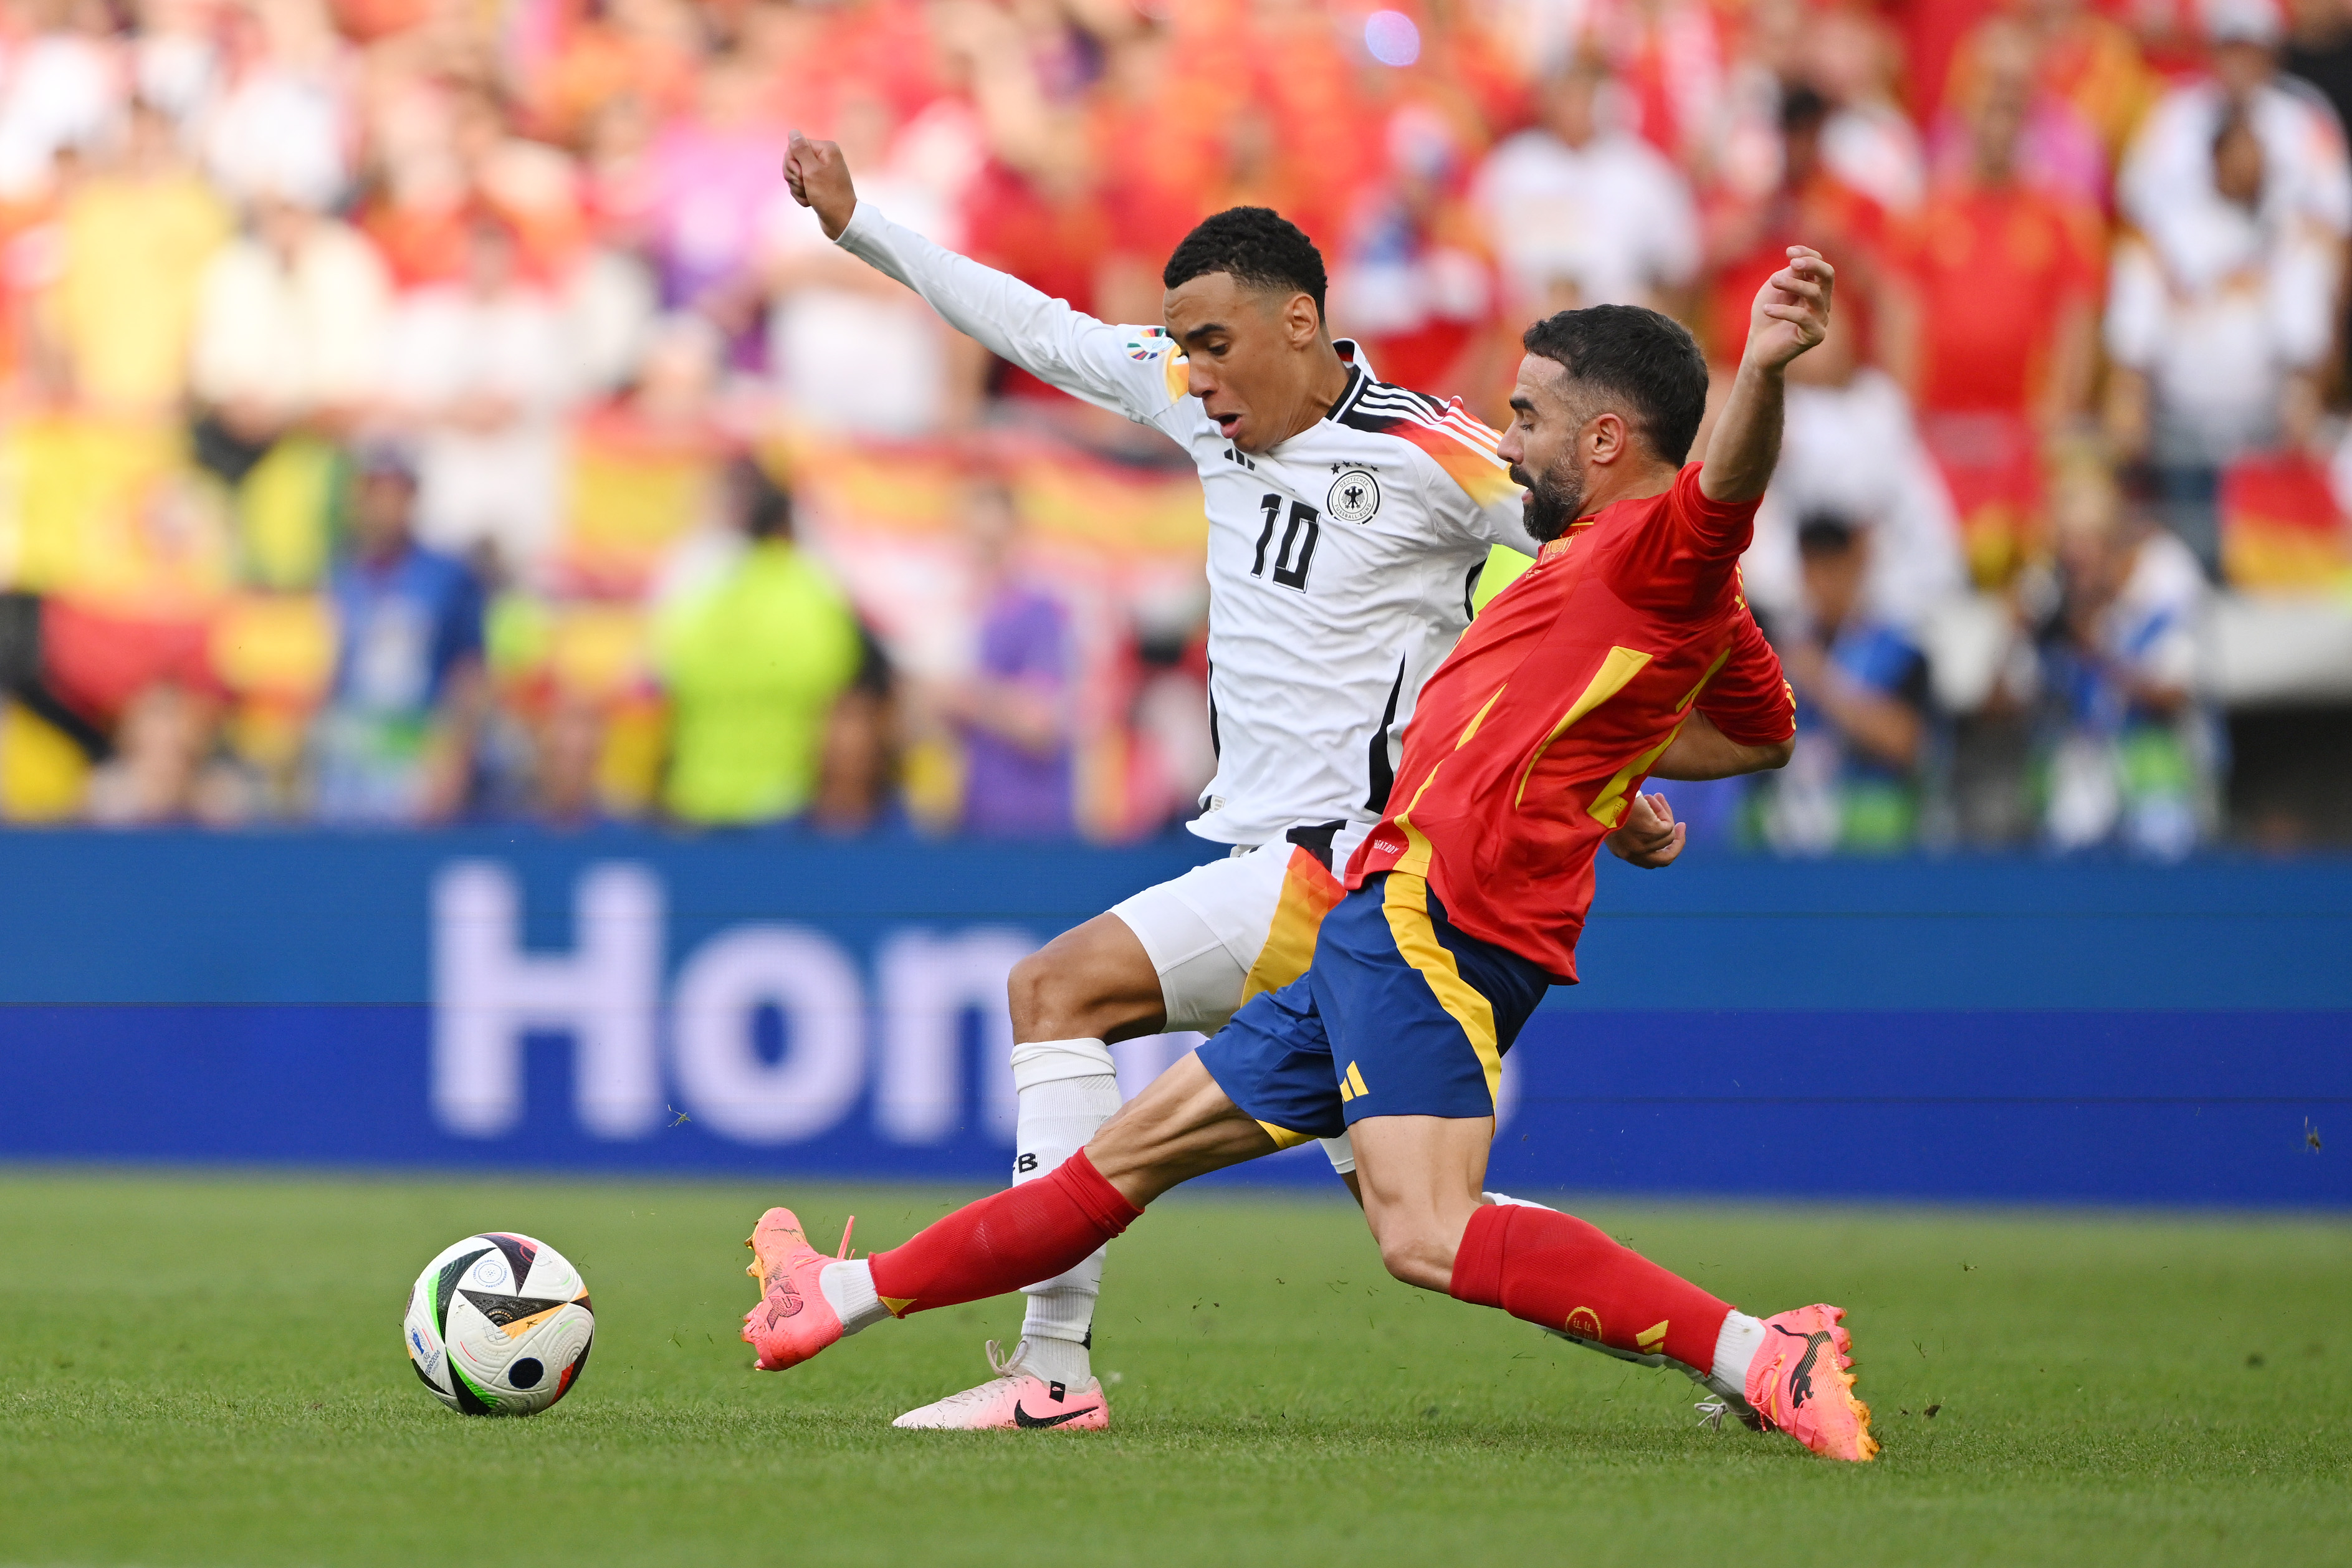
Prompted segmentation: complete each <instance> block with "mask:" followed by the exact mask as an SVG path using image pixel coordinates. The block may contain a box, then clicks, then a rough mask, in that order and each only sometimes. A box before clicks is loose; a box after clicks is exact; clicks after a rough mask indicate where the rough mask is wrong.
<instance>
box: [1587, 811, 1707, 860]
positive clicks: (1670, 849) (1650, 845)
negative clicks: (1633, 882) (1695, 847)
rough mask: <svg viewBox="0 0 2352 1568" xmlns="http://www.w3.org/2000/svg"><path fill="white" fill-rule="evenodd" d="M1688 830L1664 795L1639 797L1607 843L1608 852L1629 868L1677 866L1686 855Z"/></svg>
mask: <svg viewBox="0 0 2352 1568" xmlns="http://www.w3.org/2000/svg"><path fill="white" fill-rule="evenodd" d="M1687 837H1689V830H1688V829H1687V828H1686V827H1685V826H1684V825H1683V824H1681V823H1679V822H1676V821H1675V808H1674V807H1673V806H1671V805H1667V804H1666V797H1665V796H1664V795H1635V796H1634V797H1633V802H1632V805H1630V807H1629V808H1628V809H1627V811H1626V813H1625V820H1624V821H1623V822H1622V823H1620V824H1618V826H1617V831H1616V832H1614V833H1612V834H1611V835H1610V836H1609V837H1608V838H1607V839H1606V840H1605V841H1604V842H1606V843H1607V844H1608V846H1609V852H1610V853H1611V854H1612V855H1614V856H1616V857H1617V858H1619V859H1620V860H1622V861H1624V862H1625V863H1626V864H1627V865H1629V866H1639V867H1640V868H1642V869H1643V870H1644V871H1654V870H1657V869H1658V868H1660V867H1663V866H1671V865H1673V864H1674V863H1675V856H1677V855H1679V854H1681V853H1682V852H1683V843H1684V841H1685V839H1686V838H1687Z"/></svg>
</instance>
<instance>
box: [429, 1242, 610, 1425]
mask: <svg viewBox="0 0 2352 1568" xmlns="http://www.w3.org/2000/svg"><path fill="white" fill-rule="evenodd" d="M401 1330H402V1334H403V1337H404V1339H405V1341H406V1342H407V1346H408V1362H409V1364H410V1365H411V1366H413V1367H415V1369H416V1375H417V1377H418V1378H419V1379H420V1380H421V1381H422V1382H423V1383H424V1384H425V1387H427V1388H429V1389H431V1390H432V1391H433V1397H434V1398H436V1399H438V1400H439V1401H440V1402H441V1403H442V1404H444V1405H447V1406H448V1407H449V1408H450V1409H452V1410H455V1411H457V1412H458V1413H460V1414H461V1415H538V1414H539V1413H540V1412H541V1411H542V1410H545V1409H546V1408H548V1406H550V1405H553V1404H554V1403H555V1402H556V1401H557V1400H559V1399H561V1398H562V1397H563V1396H564V1395H565V1394H569V1393H571V1392H572V1384H575V1383H577V1382H579V1381H580V1373H581V1369H582V1368H583V1367H585V1366H586V1365H587V1364H588V1345H589V1342H590V1341H592V1340H593V1339H594V1338H595V1333H596V1320H595V1316H594V1314H593V1311H592V1310H591V1309H590V1307H589V1304H588V1285H587V1281H585V1280H583V1279H581V1278H580V1271H579V1270H578V1269H576V1268H572V1265H571V1263H570V1262H569V1261H568V1260H567V1259H566V1258H564V1256H563V1255H562V1253H560V1252H558V1251H556V1250H555V1248H553V1247H550V1246H548V1245H547V1244H546V1243H545V1242H543V1241H535V1240H533V1239H532V1238H531V1237H527V1236H516V1235H513V1234H511V1233H509V1232H506V1231H485V1232H484V1233H482V1234H481V1235H479V1236H469V1237H467V1238H466V1239H465V1240H463V1241H460V1242H458V1243H457V1244H456V1245H454V1246H451V1247H444V1248H442V1249H441V1252H440V1255H439V1256H438V1257H436V1258H434V1259H433V1261H432V1262H430V1263H428V1264H426V1265H425V1272H424V1273H422V1274H420V1275H418V1276H417V1277H416V1284H415V1286H414V1287H413V1288H412V1289H410V1290H409V1292H408V1315H407V1318H406V1320H405V1321H404V1322H403V1323H402V1325H401Z"/></svg>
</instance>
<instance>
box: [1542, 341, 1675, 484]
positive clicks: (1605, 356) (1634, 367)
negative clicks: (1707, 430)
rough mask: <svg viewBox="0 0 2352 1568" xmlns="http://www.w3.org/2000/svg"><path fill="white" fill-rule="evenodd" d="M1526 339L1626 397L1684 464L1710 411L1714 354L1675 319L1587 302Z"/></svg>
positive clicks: (1572, 374)
mask: <svg viewBox="0 0 2352 1568" xmlns="http://www.w3.org/2000/svg"><path fill="white" fill-rule="evenodd" d="M1519 344H1520V346H1521V347H1523V348H1525V349H1526V350H1527V351H1528V353H1531V354H1540V355H1542V356H1543V357H1544V358H1545V359H1548V360H1556V361H1558V362H1559V365H1560V367H1561V368H1562V369H1564V370H1566V371H1567V372H1568V374H1569V378H1570V380H1572V381H1579V382H1581V383H1583V384H1585V385H1586V386H1589V387H1591V388H1593V389H1595V390H1597V391H1600V392H1604V393H1607V394H1609V395H1612V396H1613V397H1620V398H1622V399H1623V400H1624V401H1625V403H1626V404H1627V405H1628V407H1629V411H1630V412H1631V413H1632V414H1633V423H1634V424H1636V425H1638V426H1641V434H1642V438H1643V440H1645V441H1647V442H1648V443H1649V444H1650V449H1651V450H1652V451H1654V452H1655V453H1656V454H1657V455H1658V456H1659V457H1661V458H1664V459H1665V460H1666V461H1667V462H1669V463H1672V464H1674V465H1675V466H1676V467H1677V468H1679V467H1681V466H1682V462H1683V459H1685V458H1687V457H1689V456H1690V448H1691V442H1692V441H1693V440H1694V439H1696V437H1697V436H1698V426H1699V421H1700V420H1701V419H1703V418H1704V417H1706V355H1704V354H1702V353H1699V352H1698V341H1697V340H1696V339H1695V338H1693V337H1692V336H1691V335H1690V332H1689V331H1687V330H1686V329H1685V327H1684V326H1683V324H1682V323H1681V322H1679V321H1675V319H1674V318H1673V317H1671V316H1664V315H1660V314H1659V313H1658V312H1657V311H1655V310H1644V309H1643V308H1642V307H1641V306H1639V305H1587V306H1586V307H1585V308H1584V309H1583V310H1562V311H1561V312H1560V313H1559V315H1557V316H1547V317H1545V318H1544V319H1543V320H1542V321H1538V322H1537V323H1536V324H1535V325H1534V326H1532V327H1529V328H1528V330H1527V333H1526V335H1525V336H1524V337H1522V338H1520V340H1519Z"/></svg>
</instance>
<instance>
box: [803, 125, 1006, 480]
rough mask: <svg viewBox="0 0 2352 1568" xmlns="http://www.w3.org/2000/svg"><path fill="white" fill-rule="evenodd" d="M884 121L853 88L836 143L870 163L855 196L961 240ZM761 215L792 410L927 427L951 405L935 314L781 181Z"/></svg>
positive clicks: (928, 232)
mask: <svg viewBox="0 0 2352 1568" xmlns="http://www.w3.org/2000/svg"><path fill="white" fill-rule="evenodd" d="M891 129H892V128H891V124H890V121H889V109H888V106H887V105H886V104H884V103H883V102H882V100H879V99H878V98H875V97H873V96H871V95H867V94H861V95H858V96H856V97H853V98H852V99H851V100H849V102H848V103H847V105H846V106H845V112H844V114H843V117H842V125H841V130H840V137H841V144H842V146H843V148H844V149H845V152H846V153H847V155H848V156H850V157H852V158H858V157H860V155H861V154H862V155H863V163H862V164H861V165H859V166H862V167H865V168H869V169H873V170H875V171H876V173H875V174H874V176H873V178H872V179H871V180H870V181H869V182H867V183H866V184H861V185H860V186H859V187H858V195H859V198H860V199H861V200H864V201H870V202H872V203H873V204H874V205H876V206H877V207H878V208H879V209H881V210H882V211H883V212H885V213H887V214H888V215H889V216H890V217H891V218H892V220H893V221H895V222H898V223H901V224H904V225H906V226H908V227H909V228H911V229H914V230H915V231H916V232H917V233H919V234H921V235H924V236H926V237H929V238H931V239H934V240H937V241H938V242H939V243H940V244H942V245H947V246H953V245H955V244H957V243H959V235H958V231H957V227H956V215H955V210H954V206H953V205H952V201H951V200H950V199H949V197H950V193H944V192H941V191H940V190H939V189H937V188H935V186H934V185H933V184H932V183H931V182H929V181H927V180H925V179H923V178H922V177H921V176H920V174H919V173H918V172H917V171H916V170H913V169H910V168H909V167H908V166H907V165H908V159H906V158H905V157H893V156H891V153H892V152H893V151H894V149H893V148H892V146H891V140H892V139H891ZM763 216H764V218H765V222H764V225H763V226H764V229H765V233H764V235H763V237H762V242H761V243H762V248H763V250H764V251H765V261H766V281H767V285H768V287H769V288H770V289H772V296H771V298H772V305H771V307H770V309H769V313H768V349H769V355H770V358H771V361H772V363H773V364H774V367H775V373H776V376H777V381H778V384H779V389H780V390H781V391H782V394H783V397H784V402H785V405H786V406H787V407H789V408H790V409H791V410H792V413H793V417H794V418H795V419H797V420H799V421H800V422H802V423H803V424H805V425H808V426H813V427H814V428H818V429H824V430H839V431H844V432H846V433H849V434H852V435H859V436H877V437H886V438H896V439H907V438H910V437H920V436H927V435H930V434H933V433H935V432H936V431H937V430H938V429H939V428H940V426H941V425H942V424H943V423H946V422H948V420H949V416H950V409H949V401H950V400H949V397H948V382H949V375H948V358H947V356H948V344H947V334H946V331H945V330H944V329H943V328H942V326H941V324H940V319H939V316H938V314H937V313H936V312H934V311H933V310H931V308H930V307H929V306H928V305H926V304H924V303H923V301H922V300H920V299H919V298H918V297H917V296H916V294H915V293H914V291H913V290H911V289H908V288H907V287H906V286H904V285H903V284H900V283H898V282H895V281H893V280H892V279H887V278H885V277H883V276H882V275H881V274H880V273H878V272H877V271H875V270H874V269H873V268H870V267H868V266H866V264H865V263H863V262H861V261H859V260H858V259H857V258H856V257H853V256H851V255H850V254H849V253H848V252H846V251H845V250H843V249H842V248H841V247H839V246H837V245H835V244H834V243H833V242H832V241H831V240H829V239H827V238H825V237H824V229H823V228H822V227H820V226H818V224H817V221H816V215H815V214H814V213H813V212H810V211H809V210H808V209H807V208H805V207H803V206H801V205H798V204H797V203H795V202H793V201H791V200H789V199H787V198H786V197H785V195H784V194H783V187H782V185H781V184H779V185H778V186H777V187H776V199H775V200H774V201H773V202H772V203H771V204H770V206H769V208H768V211H767V213H766V214H765V215H763Z"/></svg>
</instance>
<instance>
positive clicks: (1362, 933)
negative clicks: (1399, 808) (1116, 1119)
mask: <svg viewBox="0 0 2352 1568" xmlns="http://www.w3.org/2000/svg"><path fill="white" fill-rule="evenodd" d="M1550 985H1551V976H1550V975H1549V974H1547V973H1544V972H1543V971H1542V970H1541V969H1539V968H1538V967H1537V966H1536V965H1535V964H1533V963H1529V962H1528V960H1526V959H1524V958H1521V957H1520V956H1518V954H1517V953H1514V952H1506V951H1505V950H1504V949H1502V948H1499V947H1496V945H1495V944H1494V943H1492V942H1481V941H1480V940H1478V939H1477V938H1476V937H1474V936H1471V935H1468V934H1467V933H1465V932H1464V931H1458V930H1456V929H1455V928H1454V925H1453V923H1452V922H1451V921H1447V920H1446V918H1445V910H1444V907H1443V906H1441V905H1440V904H1439V902H1438V899H1437V894H1436V892H1435V891H1434V890H1433V889H1431V888H1430V886H1429V884H1428V882H1427V881H1426V880H1425V879H1423V878H1420V877H1417V876H1414V875H1412V873H1410V872H1405V871H1389V872H1384V873H1382V874H1381V875H1380V876H1377V877H1374V878H1371V879H1369V880H1367V881H1366V882H1365V883H1364V885H1363V886H1362V887H1361V888H1359V889H1356V890H1355V891H1354V892H1352V893H1349V895H1348V896H1347V897H1346V898H1345V899H1343V900H1340V901H1339V905H1338V906H1337V907H1336V908H1334V909H1333V910H1331V912H1330V913H1329V914H1328V915H1326V916H1324V917H1323V929H1322V931H1321V932H1320V933H1319V934H1318V937H1317V938H1316V942H1315V959H1314V962H1313V963H1311V964H1310V965H1309V966H1308V968H1307V973H1304V974H1302V975H1300V976H1299V977H1298V978H1297V979H1296V980H1294V981H1292V982H1291V983H1290V984H1287V985H1285V986H1283V987H1282V988H1281V989H1279V990H1276V991H1266V992H1262V993H1260V994H1258V995H1256V996H1254V997H1252V998H1251V999H1250V1000H1249V1001H1248V1002H1247V1003H1246V1004H1244V1005H1243V1007H1242V1009H1241V1011H1239V1012H1237V1013H1235V1014H1234V1017H1233V1021H1232V1022H1231V1023H1229V1024H1227V1025H1226V1026H1224V1027H1223V1029H1221V1030H1219V1031H1218V1032H1217V1034H1216V1035H1215V1036H1214V1037H1212V1038H1211V1039H1209V1040H1208V1041H1207V1042H1206V1043H1204V1044H1203V1045H1202V1047H1201V1049H1200V1057H1201V1065H1202V1066H1203V1067H1205V1068H1208V1069H1209V1076H1210V1077H1212V1078H1213V1079H1216V1080H1217V1087H1218V1088H1220V1089H1223V1090H1224V1091H1225V1093H1226V1095H1227V1096H1229V1097H1230V1098H1231V1099H1232V1100H1233V1102H1234V1104H1235V1105H1238V1106H1240V1107H1241V1108H1242V1110H1244V1111H1247V1112H1248V1113H1249V1114H1250V1116H1251V1117H1253V1118H1254V1119H1255V1121H1257V1123H1258V1125H1259V1126H1261V1127H1263V1128H1265V1130H1266V1132H1267V1133H1268V1134H1269V1135H1270V1136H1271V1137H1272V1138H1273V1139H1274V1141H1275V1142H1276V1144H1277V1145H1279V1146H1281V1147H1282V1148H1285V1149H1287V1148H1289V1147H1290V1146H1291V1145H1293V1144H1295V1143H1304V1142H1307V1140H1308V1139H1310V1138H1334V1137H1337V1136H1339V1133H1340V1132H1341V1131H1344V1130H1345V1129H1346V1128H1348V1127H1350V1126H1352V1125H1354V1124H1355V1123H1356V1122H1358V1121H1362V1120H1363V1119H1364V1118H1365V1117H1368V1116H1449V1117H1465V1118H1467V1117H1479V1116H1492V1115H1494V1114H1495V1092H1496V1086H1497V1085H1498V1084H1499V1083H1500V1081H1501V1079H1502V1076H1503V1055H1504V1053H1505V1052H1507V1051H1508V1050H1509V1049H1510V1048H1511V1042H1512V1041H1514V1040H1516V1039H1517V1038H1518V1035H1519V1030H1520V1029H1521V1028H1522V1027H1523V1026H1525V1025H1526V1024H1527V1021H1528V1014H1530V1013H1532V1012H1534V1011H1535V1009H1536V1004H1537V1003H1538V1002H1540V1001H1542V1000H1543V994H1544V992H1545V991H1546V990H1548V989H1549V987H1550Z"/></svg>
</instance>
